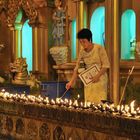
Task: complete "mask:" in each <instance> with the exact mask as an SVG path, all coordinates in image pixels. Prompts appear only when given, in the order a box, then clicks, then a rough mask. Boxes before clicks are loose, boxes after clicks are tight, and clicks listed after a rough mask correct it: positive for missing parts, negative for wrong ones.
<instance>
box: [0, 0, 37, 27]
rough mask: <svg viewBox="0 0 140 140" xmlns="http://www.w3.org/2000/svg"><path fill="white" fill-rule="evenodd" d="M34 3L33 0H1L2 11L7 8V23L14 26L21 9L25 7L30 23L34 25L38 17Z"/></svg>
mask: <svg viewBox="0 0 140 140" xmlns="http://www.w3.org/2000/svg"><path fill="white" fill-rule="evenodd" d="M33 3H34V2H33V1H32V0H0V12H1V11H2V10H3V9H5V11H6V15H7V24H8V26H9V27H10V28H12V27H14V23H15V19H16V16H17V14H18V12H19V10H20V9H23V10H24V11H25V14H26V15H27V17H28V18H29V24H30V25H33V24H35V23H36V19H37V10H36V7H35V5H34V4H33Z"/></svg>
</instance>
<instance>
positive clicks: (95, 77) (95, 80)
mask: <svg viewBox="0 0 140 140" xmlns="http://www.w3.org/2000/svg"><path fill="white" fill-rule="evenodd" d="M90 79H91V80H92V83H96V82H98V81H99V80H100V76H99V75H98V74H97V75H95V76H94V77H91V78H90Z"/></svg>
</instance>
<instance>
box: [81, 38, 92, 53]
mask: <svg viewBox="0 0 140 140" xmlns="http://www.w3.org/2000/svg"><path fill="white" fill-rule="evenodd" d="M79 42H80V44H81V45H82V46H83V48H84V50H85V51H88V50H89V47H90V42H89V41H88V40H87V39H79Z"/></svg>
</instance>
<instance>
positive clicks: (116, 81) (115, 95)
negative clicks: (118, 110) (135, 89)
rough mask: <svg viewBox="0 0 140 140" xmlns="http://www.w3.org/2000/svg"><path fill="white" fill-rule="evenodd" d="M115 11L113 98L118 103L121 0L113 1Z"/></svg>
mask: <svg viewBox="0 0 140 140" xmlns="http://www.w3.org/2000/svg"><path fill="white" fill-rule="evenodd" d="M113 13H114V16H113V17H114V19H113V24H114V25H113V28H114V34H113V36H114V40H113V41H114V42H113V46H114V47H113V50H112V54H113V55H112V56H113V57H112V62H113V65H112V67H113V68H112V80H113V81H112V83H113V94H112V99H113V101H114V103H115V104H118V101H119V87H120V85H119V81H120V80H119V77H120V75H119V71H120V57H119V52H120V49H119V48H120V46H119V33H120V31H119V27H120V26H119V25H120V23H119V0H114V1H113Z"/></svg>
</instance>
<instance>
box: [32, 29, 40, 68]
mask: <svg viewBox="0 0 140 140" xmlns="http://www.w3.org/2000/svg"><path fill="white" fill-rule="evenodd" d="M37 30H38V29H37V27H35V28H33V71H39V47H38V46H39V45H38V34H37Z"/></svg>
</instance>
